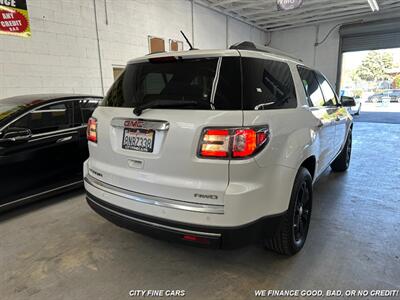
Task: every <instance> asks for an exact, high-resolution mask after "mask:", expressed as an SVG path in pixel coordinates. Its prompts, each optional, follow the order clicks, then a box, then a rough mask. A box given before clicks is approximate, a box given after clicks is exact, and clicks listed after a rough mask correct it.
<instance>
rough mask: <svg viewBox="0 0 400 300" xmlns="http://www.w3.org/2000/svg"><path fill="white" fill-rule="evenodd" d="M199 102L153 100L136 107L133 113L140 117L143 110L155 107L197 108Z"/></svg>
mask: <svg viewBox="0 0 400 300" xmlns="http://www.w3.org/2000/svg"><path fill="white" fill-rule="evenodd" d="M199 103H200V101H182V100H154V101H150V102H147V103H144V104H142V105H138V106H136V107H135V108H134V109H133V113H134V114H135V115H137V116H140V115H141V114H142V112H143V111H144V110H145V109H148V108H155V107H180V106H197V105H199Z"/></svg>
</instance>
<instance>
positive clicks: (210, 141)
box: [199, 126, 269, 159]
mask: <svg viewBox="0 0 400 300" xmlns="http://www.w3.org/2000/svg"><path fill="white" fill-rule="evenodd" d="M268 139H269V131H268V127H267V126H265V127H256V128H231V129H230V128H226V129H225V128H209V129H204V130H203V133H202V135H201V140H200V146H199V157H201V158H232V159H235V158H236V159H240V158H246V157H250V156H252V155H254V154H256V153H258V152H259V151H260V150H261V149H262V147H263V146H265V145H266V144H267V142H268Z"/></svg>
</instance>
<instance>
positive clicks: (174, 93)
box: [101, 57, 297, 110]
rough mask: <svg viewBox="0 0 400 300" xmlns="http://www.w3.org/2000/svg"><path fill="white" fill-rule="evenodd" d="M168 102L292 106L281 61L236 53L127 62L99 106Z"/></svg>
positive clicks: (239, 106) (209, 105)
mask: <svg viewBox="0 0 400 300" xmlns="http://www.w3.org/2000/svg"><path fill="white" fill-rule="evenodd" d="M219 64H220V72H219V74H218V73H217V69H218V66H219ZM241 64H242V65H241ZM242 70H243V76H242ZM242 86H243V89H242ZM213 87H215V92H214V94H213ZM242 95H243V101H242ZM168 100H175V101H176V100H178V101H183V102H184V101H200V102H201V103H202V105H196V106H189V107H184V106H179V107H178V106H177V108H179V109H216V110H241V109H243V110H265V109H278V108H279V109H281V108H295V107H296V106H297V99H296V96H295V88H294V83H293V79H292V75H291V71H290V68H289V66H288V65H287V64H286V63H283V62H278V61H272V60H262V59H255V58H242V59H241V58H240V57H223V58H201V59H180V60H177V61H169V62H144V63H138V64H130V65H128V66H127V67H126V69H125V71H124V72H123V73H122V75H121V76H120V77H119V78H118V79H117V80H116V81H115V83H114V84H113V86H112V87H111V89H110V90H109V92H108V94H107V96H106V97H105V98H104V100H103V102H102V104H101V105H102V106H115V107H136V106H138V105H143V104H146V103H149V102H151V101H168ZM242 102H243V103H242ZM168 108H171V107H168ZM172 108H173V107H172Z"/></svg>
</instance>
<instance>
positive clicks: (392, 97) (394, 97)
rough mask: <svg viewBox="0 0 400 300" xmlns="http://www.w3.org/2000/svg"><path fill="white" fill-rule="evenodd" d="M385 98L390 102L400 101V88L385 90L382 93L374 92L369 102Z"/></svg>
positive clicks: (380, 100)
mask: <svg viewBox="0 0 400 300" xmlns="http://www.w3.org/2000/svg"><path fill="white" fill-rule="evenodd" d="M384 98H387V99H388V100H389V101H390V102H400V90H385V91H383V92H382V93H379V94H374V95H372V96H369V97H368V101H367V102H370V103H377V102H382V101H383V99H384Z"/></svg>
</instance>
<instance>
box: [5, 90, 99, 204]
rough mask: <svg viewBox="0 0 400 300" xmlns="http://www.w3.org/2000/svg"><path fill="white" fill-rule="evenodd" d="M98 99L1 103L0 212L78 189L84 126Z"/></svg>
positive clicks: (59, 98) (27, 98) (54, 97)
mask: <svg viewBox="0 0 400 300" xmlns="http://www.w3.org/2000/svg"><path fill="white" fill-rule="evenodd" d="M100 100H101V98H100V97H97V96H87V95H65V94H62V95H61V94H54V95H50V94H46V95H26V96H18V97H13V98H7V99H3V100H0V211H4V210H6V209H9V208H11V207H15V206H17V205H20V204H22V203H26V202H31V201H34V200H38V199H40V198H43V197H46V196H49V195H53V194H56V193H60V192H61V191H65V190H69V189H73V188H76V187H80V186H81V185H82V164H83V162H84V161H85V160H86V158H87V157H88V148H87V141H86V127H87V125H86V123H87V120H88V119H89V117H90V116H91V115H92V112H93V110H94V109H95V108H96V107H97V105H98V103H99V101H100Z"/></svg>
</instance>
